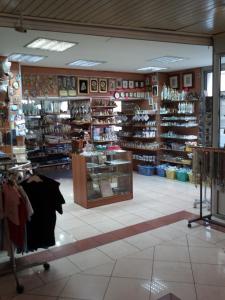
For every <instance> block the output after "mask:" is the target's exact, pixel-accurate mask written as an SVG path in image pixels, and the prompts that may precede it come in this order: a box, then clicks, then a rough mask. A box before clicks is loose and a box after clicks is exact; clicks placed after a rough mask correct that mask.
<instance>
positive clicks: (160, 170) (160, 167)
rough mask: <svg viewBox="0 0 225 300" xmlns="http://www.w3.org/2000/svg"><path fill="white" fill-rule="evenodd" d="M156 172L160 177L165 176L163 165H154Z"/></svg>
mask: <svg viewBox="0 0 225 300" xmlns="http://www.w3.org/2000/svg"><path fill="white" fill-rule="evenodd" d="M156 174H157V175H158V176H160V177H165V176H166V170H165V166H157V167H156Z"/></svg>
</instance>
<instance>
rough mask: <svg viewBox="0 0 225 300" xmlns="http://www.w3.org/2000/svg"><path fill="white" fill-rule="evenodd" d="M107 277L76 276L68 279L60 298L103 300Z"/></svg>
mask: <svg viewBox="0 0 225 300" xmlns="http://www.w3.org/2000/svg"><path fill="white" fill-rule="evenodd" d="M109 279H110V278H109V277H103V276H91V275H83V274H77V275H74V276H72V277H71V278H70V280H69V281H68V282H67V284H66V286H65V288H64V290H63V291H62V293H61V295H60V296H61V297H65V298H66V297H69V298H75V299H76V298H78V299H90V300H103V297H104V294H105V291H106V288H107V286H108V282H109Z"/></svg>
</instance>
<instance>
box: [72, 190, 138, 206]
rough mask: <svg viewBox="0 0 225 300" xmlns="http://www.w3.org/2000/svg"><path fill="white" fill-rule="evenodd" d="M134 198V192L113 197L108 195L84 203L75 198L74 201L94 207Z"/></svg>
mask: <svg viewBox="0 0 225 300" xmlns="http://www.w3.org/2000/svg"><path fill="white" fill-rule="evenodd" d="M132 199H133V194H132V193H126V194H124V195H116V196H111V197H106V198H99V199H95V200H91V201H87V202H84V203H80V202H78V201H76V199H74V202H75V203H76V204H79V205H80V206H82V207H85V208H93V207H97V206H102V205H108V204H112V203H116V202H122V201H127V200H132Z"/></svg>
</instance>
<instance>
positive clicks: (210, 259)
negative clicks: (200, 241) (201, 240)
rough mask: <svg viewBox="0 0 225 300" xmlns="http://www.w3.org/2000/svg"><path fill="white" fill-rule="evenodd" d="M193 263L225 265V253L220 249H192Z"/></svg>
mask: <svg viewBox="0 0 225 300" xmlns="http://www.w3.org/2000/svg"><path fill="white" fill-rule="evenodd" d="M189 251H190V256H191V262H192V263H198V264H200V263H203V264H215V265H225V252H224V250H223V249H220V248H203V247H193V248H192V247H190V248H189Z"/></svg>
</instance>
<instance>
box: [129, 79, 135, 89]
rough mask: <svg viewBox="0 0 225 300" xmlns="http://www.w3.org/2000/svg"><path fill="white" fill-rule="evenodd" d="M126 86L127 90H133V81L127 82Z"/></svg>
mask: <svg viewBox="0 0 225 300" xmlns="http://www.w3.org/2000/svg"><path fill="white" fill-rule="evenodd" d="M128 86H129V89H133V88H134V81H133V80H129V82H128Z"/></svg>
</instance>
